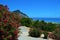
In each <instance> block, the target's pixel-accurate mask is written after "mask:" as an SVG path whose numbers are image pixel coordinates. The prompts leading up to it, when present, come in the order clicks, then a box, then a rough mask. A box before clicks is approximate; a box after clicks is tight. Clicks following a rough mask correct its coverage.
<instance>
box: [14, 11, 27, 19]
mask: <svg viewBox="0 0 60 40" xmlns="http://www.w3.org/2000/svg"><path fill="white" fill-rule="evenodd" d="M13 13H18V14H19V15H20V16H21V18H23V17H24V18H28V16H27V15H26V14H25V13H23V12H21V11H20V10H15V11H13Z"/></svg>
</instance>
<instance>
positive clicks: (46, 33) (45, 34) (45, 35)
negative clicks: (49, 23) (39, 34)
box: [43, 31, 48, 39]
mask: <svg viewBox="0 0 60 40" xmlns="http://www.w3.org/2000/svg"><path fill="white" fill-rule="evenodd" d="M43 34H44V39H47V36H48V32H46V31H45V32H43Z"/></svg>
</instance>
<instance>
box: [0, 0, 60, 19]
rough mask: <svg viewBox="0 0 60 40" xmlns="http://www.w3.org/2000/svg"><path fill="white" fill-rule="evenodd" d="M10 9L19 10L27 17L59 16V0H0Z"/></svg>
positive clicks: (0, 2)
mask: <svg viewBox="0 0 60 40" xmlns="http://www.w3.org/2000/svg"><path fill="white" fill-rule="evenodd" d="M0 4H3V5H8V7H9V10H10V11H14V10H17V9H18V10H21V11H22V12H23V13H25V14H27V15H28V16H29V17H48V18H60V0H0Z"/></svg>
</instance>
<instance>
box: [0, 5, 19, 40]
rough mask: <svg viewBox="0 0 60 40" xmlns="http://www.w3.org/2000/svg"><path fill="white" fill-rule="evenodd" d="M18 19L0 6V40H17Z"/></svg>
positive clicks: (4, 7)
mask: <svg viewBox="0 0 60 40" xmlns="http://www.w3.org/2000/svg"><path fill="white" fill-rule="evenodd" d="M19 26H20V23H19V21H18V18H16V17H15V15H12V13H11V12H10V11H9V8H8V7H7V6H4V5H0V40H18V39H17V38H18V33H19V30H18V27H19Z"/></svg>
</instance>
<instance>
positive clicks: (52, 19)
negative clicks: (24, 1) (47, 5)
mask: <svg viewBox="0 0 60 40" xmlns="http://www.w3.org/2000/svg"><path fill="white" fill-rule="evenodd" d="M32 19H33V20H44V21H45V22H53V23H58V24H60V18H32Z"/></svg>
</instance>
